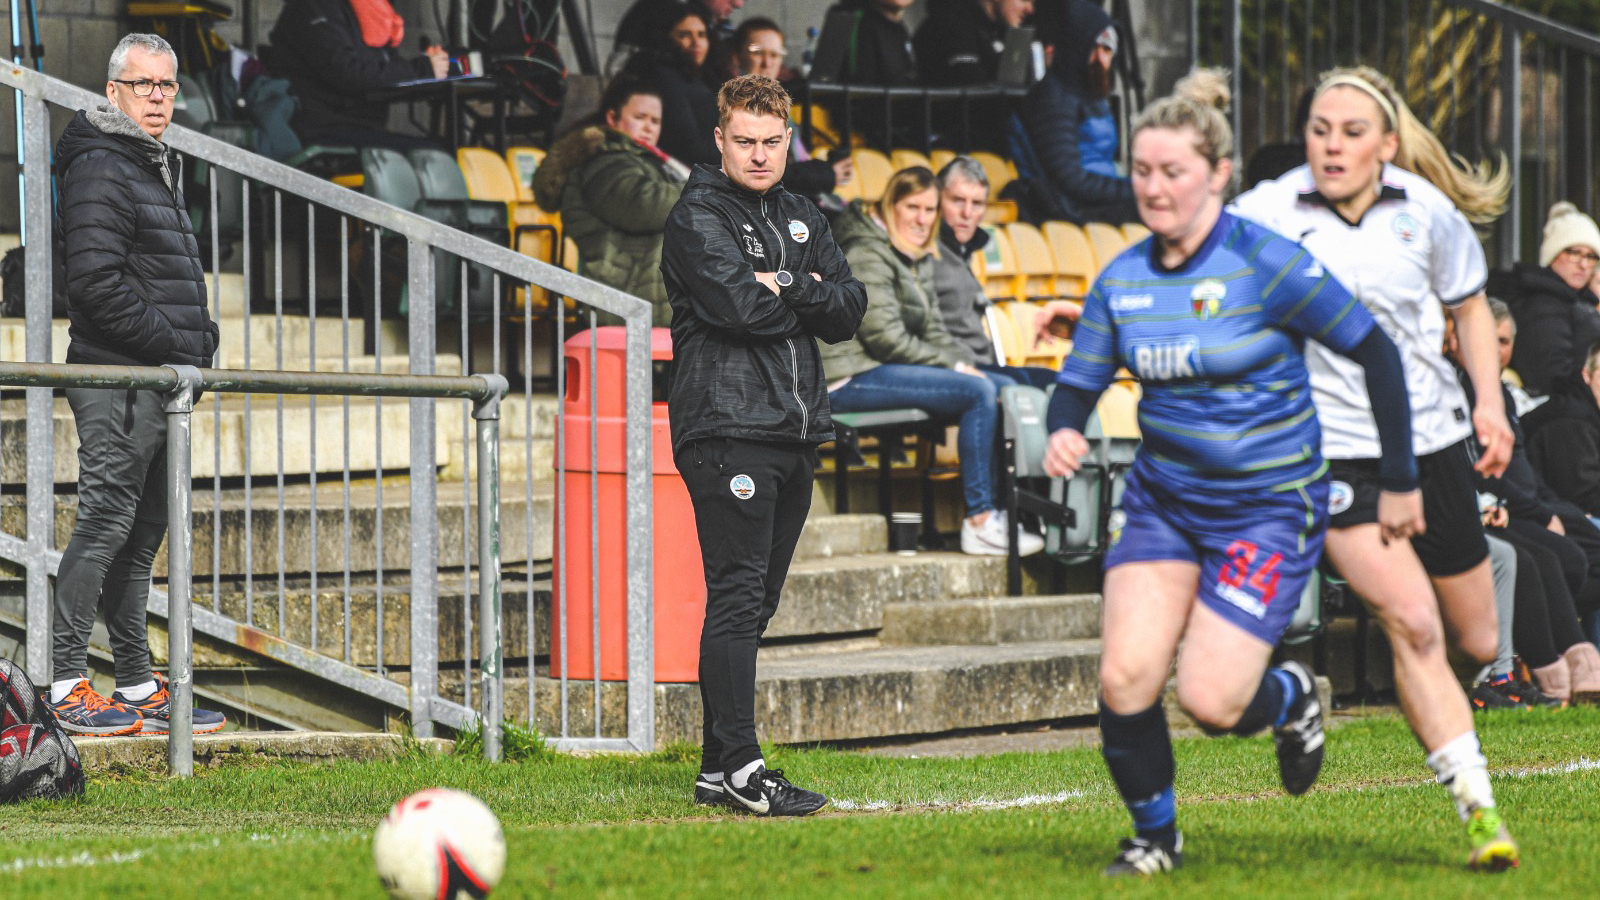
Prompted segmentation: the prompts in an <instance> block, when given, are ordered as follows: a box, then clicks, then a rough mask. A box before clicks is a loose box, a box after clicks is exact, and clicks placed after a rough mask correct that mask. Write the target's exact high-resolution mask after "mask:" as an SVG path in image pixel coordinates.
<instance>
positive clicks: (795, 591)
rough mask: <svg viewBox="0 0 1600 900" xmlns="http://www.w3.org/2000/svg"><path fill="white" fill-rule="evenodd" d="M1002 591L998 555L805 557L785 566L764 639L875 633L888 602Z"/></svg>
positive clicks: (1002, 574) (1001, 566) (1002, 563)
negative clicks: (786, 571) (778, 602)
mask: <svg viewBox="0 0 1600 900" xmlns="http://www.w3.org/2000/svg"><path fill="white" fill-rule="evenodd" d="M879 521H880V522H881V521H882V519H881V518H880V519H879ZM1004 590H1005V560H1004V559H1003V558H1000V557H992V556H991V557H984V556H966V555H964V554H961V553H919V554H917V555H915V556H901V555H899V554H894V553H862V554H858V555H852V556H842V557H833V558H816V559H809V560H804V561H801V562H797V563H795V564H794V565H793V566H791V567H790V569H789V580H788V581H787V582H786V583H785V584H784V587H783V602H782V604H781V605H780V606H779V607H778V613H777V615H775V616H774V617H773V619H772V623H771V624H770V625H769V626H768V627H767V637H772V638H779V637H809V636H815V635H827V634H849V633H855V632H865V631H877V630H878V629H879V628H882V627H883V611H884V608H885V607H886V606H888V605H889V604H893V603H922V602H928V601H934V600H943V599H951V598H964V597H984V596H993V595H995V594H999V593H1003V592H1004Z"/></svg>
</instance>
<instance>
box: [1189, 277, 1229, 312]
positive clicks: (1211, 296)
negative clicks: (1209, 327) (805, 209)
mask: <svg viewBox="0 0 1600 900" xmlns="http://www.w3.org/2000/svg"><path fill="white" fill-rule="evenodd" d="M1226 296H1228V286H1227V285H1225V284H1223V283H1222V282H1221V281H1218V280H1217V279H1215V278H1207V279H1206V280H1204V281H1202V282H1200V283H1199V284H1197V285H1195V286H1194V290H1192V291H1190V292H1189V299H1190V301H1192V302H1193V304H1194V315H1195V318H1197V319H1209V318H1211V317H1212V316H1214V315H1217V314H1219V313H1221V312H1222V299H1223V298H1224V297H1226Z"/></svg>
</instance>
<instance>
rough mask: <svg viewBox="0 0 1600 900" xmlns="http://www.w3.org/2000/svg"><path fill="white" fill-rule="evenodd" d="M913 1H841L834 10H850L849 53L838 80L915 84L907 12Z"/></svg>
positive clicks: (881, 83)
mask: <svg viewBox="0 0 1600 900" xmlns="http://www.w3.org/2000/svg"><path fill="white" fill-rule="evenodd" d="M915 2H916V0H844V2H842V3H839V4H836V5H835V6H834V7H833V9H831V10H829V12H830V13H831V12H833V11H834V10H840V9H848V10H853V11H854V12H855V14H856V18H855V27H854V28H853V29H852V30H851V32H850V40H849V44H848V46H849V47H850V52H849V53H848V54H846V56H845V60H844V70H843V71H842V72H840V73H839V80H840V81H841V82H843V83H845V84H872V85H883V86H887V87H901V86H904V85H912V84H916V83H917V58H916V52H915V51H914V50H913V49H912V44H911V32H910V31H909V30H907V28H906V23H905V18H906V10H908V9H910V8H911V4H913V3H915Z"/></svg>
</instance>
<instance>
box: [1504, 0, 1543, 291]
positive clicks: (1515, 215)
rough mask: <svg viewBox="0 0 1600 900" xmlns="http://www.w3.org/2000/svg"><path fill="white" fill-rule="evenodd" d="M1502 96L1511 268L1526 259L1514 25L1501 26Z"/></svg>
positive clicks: (1518, 39) (1518, 49) (1518, 50)
mask: <svg viewBox="0 0 1600 900" xmlns="http://www.w3.org/2000/svg"><path fill="white" fill-rule="evenodd" d="M1500 96H1501V98H1502V100H1501V104H1500V105H1501V108H1502V109H1503V110H1504V112H1503V113H1502V114H1501V116H1502V118H1501V125H1500V129H1501V135H1502V137H1501V140H1502V141H1503V144H1502V146H1503V147H1504V148H1505V154H1506V159H1507V161H1508V164H1509V165H1510V166H1511V202H1510V203H1509V204H1508V205H1507V206H1506V214H1505V215H1504V216H1501V217H1500V264H1501V265H1502V266H1506V267H1508V268H1509V267H1510V266H1512V265H1514V264H1515V263H1516V262H1517V261H1518V260H1520V259H1522V32H1521V30H1520V29H1518V28H1517V27H1516V26H1515V25H1512V24H1511V23H1510V22H1506V23H1503V24H1502V25H1501V26H1500ZM1539 114H1540V115H1541V116H1542V115H1544V111H1543V110H1540V111H1539ZM1542 214H1543V212H1542V211H1541V215H1542Z"/></svg>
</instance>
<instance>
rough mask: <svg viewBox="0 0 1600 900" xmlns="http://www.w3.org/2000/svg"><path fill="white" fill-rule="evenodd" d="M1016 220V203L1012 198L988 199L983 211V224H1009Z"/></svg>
mask: <svg viewBox="0 0 1600 900" xmlns="http://www.w3.org/2000/svg"><path fill="white" fill-rule="evenodd" d="M1015 221H1017V204H1016V201H1014V200H990V201H989V206H988V208H987V209H985V210H984V211H983V224H985V225H1010V224H1011V223H1012V222H1015Z"/></svg>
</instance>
